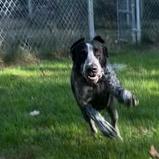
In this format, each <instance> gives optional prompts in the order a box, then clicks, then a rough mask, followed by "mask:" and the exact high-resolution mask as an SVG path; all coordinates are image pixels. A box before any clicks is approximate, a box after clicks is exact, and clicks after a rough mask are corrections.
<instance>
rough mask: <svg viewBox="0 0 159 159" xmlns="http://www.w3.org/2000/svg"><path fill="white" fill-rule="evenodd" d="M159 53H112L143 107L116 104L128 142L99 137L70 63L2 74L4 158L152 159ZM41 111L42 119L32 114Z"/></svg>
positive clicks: (158, 110) (158, 131)
mask: <svg viewBox="0 0 159 159" xmlns="http://www.w3.org/2000/svg"><path fill="white" fill-rule="evenodd" d="M158 59H159V52H146V53H144V52H141V53H140V52H135V51H133V52H130V53H121V54H115V55H111V62H113V63H123V64H126V65H127V67H126V68H125V69H124V70H121V71H117V74H118V77H119V79H120V81H121V82H122V84H123V86H124V87H126V88H127V89H129V90H131V91H132V92H134V93H135V94H136V95H137V96H138V98H139V100H140V105H139V107H136V108H132V109H128V108H125V106H123V105H120V104H119V106H117V107H118V110H119V128H120V130H121V134H122V136H123V138H124V141H123V142H121V141H118V140H110V139H108V138H105V137H103V136H101V135H98V136H97V137H96V138H94V137H93V136H92V135H91V133H90V131H89V128H88V126H87V124H86V123H85V121H84V120H83V118H82V115H81V113H80V110H79V108H78V106H77V104H76V102H75V100H74V98H73V95H72V92H71V88H70V71H71V61H70V60H69V59H66V60H53V61H41V63H39V64H35V65H30V66H15V67H14V66H12V67H8V68H3V69H1V70H0V158H1V157H4V158H9V159H10V158H16V159H17V158H18V159H34V158H38V159H43V158H46V159H62V158H64V159H81V158H82V159H106V158H107V159H134V158H135V159H138V158H139V159H147V158H149V155H148V150H149V148H150V146H151V145H152V144H153V145H155V146H156V147H157V148H159V145H158V144H159V120H158V115H159V106H158V104H159V91H158V90H159V83H158V81H159V69H158V67H159V62H158ZM33 110H39V111H40V115H39V116H35V117H32V116H30V115H29V113H30V112H31V111H33Z"/></svg>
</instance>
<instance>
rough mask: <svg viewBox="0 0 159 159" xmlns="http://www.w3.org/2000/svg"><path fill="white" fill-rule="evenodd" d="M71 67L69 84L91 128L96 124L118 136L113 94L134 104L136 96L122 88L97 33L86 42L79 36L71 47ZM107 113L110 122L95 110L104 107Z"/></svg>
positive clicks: (122, 101)
mask: <svg viewBox="0 0 159 159" xmlns="http://www.w3.org/2000/svg"><path fill="white" fill-rule="evenodd" d="M71 56H72V60H73V68H72V74H71V86H72V91H73V94H74V96H75V99H76V101H77V103H78V105H79V107H80V109H81V111H82V114H83V116H84V118H85V120H86V121H87V122H88V123H89V125H90V128H91V130H92V132H94V133H96V132H97V128H96V126H97V127H98V128H99V130H100V131H101V132H102V133H103V134H104V135H105V136H108V137H111V138H113V137H117V136H118V137H121V136H120V133H119V130H118V127H117V120H118V112H117V109H116V108H115V106H114V105H113V103H114V102H113V101H114V98H116V99H117V100H118V101H119V102H121V103H124V104H125V105H127V106H129V107H130V106H136V105H138V100H137V99H136V97H135V96H134V95H133V94H132V93H131V92H130V91H128V90H126V89H124V88H123V87H122V86H121V84H120V82H119V80H118V79H117V77H116V74H115V72H114V71H113V70H112V68H111V66H110V65H108V63H107V61H108V52H107V48H106V47H105V46H104V40H103V39H102V38H101V37H100V36H96V37H94V39H93V40H92V41H90V42H85V39H84V38H82V39H80V40H78V41H77V42H75V43H74V44H73V45H72V47H71ZM105 108H106V110H107V112H108V113H109V115H110V118H111V124H109V122H107V121H106V120H105V119H104V118H103V117H102V115H101V114H100V113H99V111H100V110H102V109H105Z"/></svg>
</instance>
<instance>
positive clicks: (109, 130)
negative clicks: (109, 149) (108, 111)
mask: <svg viewBox="0 0 159 159" xmlns="http://www.w3.org/2000/svg"><path fill="white" fill-rule="evenodd" d="M81 110H82V112H83V114H84V116H85V117H86V118H85V119H86V120H87V121H88V122H89V123H90V124H91V127H92V129H93V130H94V128H93V125H92V123H91V120H92V121H94V122H95V124H96V125H97V126H98V128H99V130H100V131H101V132H102V133H103V135H104V136H107V137H110V138H114V137H117V136H118V133H117V131H116V129H115V128H114V127H113V126H112V125H111V124H110V123H109V122H107V121H106V120H105V119H104V117H103V116H102V115H101V114H100V113H99V112H98V111H96V110H95V109H94V108H93V107H92V106H91V105H86V106H84V107H82V109H81Z"/></svg>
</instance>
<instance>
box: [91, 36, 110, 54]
mask: <svg viewBox="0 0 159 159" xmlns="http://www.w3.org/2000/svg"><path fill="white" fill-rule="evenodd" d="M93 42H95V43H96V42H97V43H98V44H97V45H100V46H102V47H103V52H104V54H105V56H106V57H109V56H108V49H107V47H106V46H105V41H104V39H103V38H102V37H101V36H100V35H97V36H95V37H94V38H93ZM100 43H101V44H100Z"/></svg>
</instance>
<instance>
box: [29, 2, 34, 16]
mask: <svg viewBox="0 0 159 159" xmlns="http://www.w3.org/2000/svg"><path fill="white" fill-rule="evenodd" d="M28 12H29V18H32V12H33V8H32V0H28Z"/></svg>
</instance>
